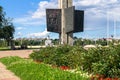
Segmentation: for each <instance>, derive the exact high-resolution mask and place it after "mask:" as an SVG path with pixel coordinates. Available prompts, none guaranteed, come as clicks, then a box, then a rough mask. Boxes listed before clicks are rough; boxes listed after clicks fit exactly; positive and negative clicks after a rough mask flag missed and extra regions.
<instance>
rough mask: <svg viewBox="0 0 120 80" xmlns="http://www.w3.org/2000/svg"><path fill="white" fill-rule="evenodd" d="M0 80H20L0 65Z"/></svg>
mask: <svg viewBox="0 0 120 80" xmlns="http://www.w3.org/2000/svg"><path fill="white" fill-rule="evenodd" d="M0 80H20V79H19V78H18V77H17V76H15V75H14V73H12V72H11V71H9V70H7V69H6V66H5V65H3V64H2V63H0Z"/></svg>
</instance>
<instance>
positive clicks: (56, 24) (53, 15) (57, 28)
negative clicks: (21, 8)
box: [46, 9, 61, 33]
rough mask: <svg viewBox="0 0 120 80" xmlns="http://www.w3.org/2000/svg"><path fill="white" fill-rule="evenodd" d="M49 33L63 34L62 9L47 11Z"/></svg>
mask: <svg viewBox="0 0 120 80" xmlns="http://www.w3.org/2000/svg"><path fill="white" fill-rule="evenodd" d="M46 16H47V17H46V19H47V31H50V32H56V33H61V9H46Z"/></svg>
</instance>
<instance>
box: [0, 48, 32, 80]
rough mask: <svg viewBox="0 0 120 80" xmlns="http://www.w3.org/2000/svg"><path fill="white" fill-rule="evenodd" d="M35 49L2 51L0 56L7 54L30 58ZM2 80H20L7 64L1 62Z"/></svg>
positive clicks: (0, 73) (0, 72)
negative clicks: (8, 68)
mask: <svg viewBox="0 0 120 80" xmlns="http://www.w3.org/2000/svg"><path fill="white" fill-rule="evenodd" d="M32 52H33V50H10V51H0V58H2V57H6V56H19V57H21V58H29V54H31V53H32ZM0 80H20V78H19V77H17V76H15V75H14V73H12V72H11V71H9V70H7V69H6V66H5V65H3V64H2V63H1V62H0Z"/></svg>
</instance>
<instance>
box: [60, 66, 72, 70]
mask: <svg viewBox="0 0 120 80" xmlns="http://www.w3.org/2000/svg"><path fill="white" fill-rule="evenodd" d="M60 69H61V70H69V69H70V68H69V67H68V66H60Z"/></svg>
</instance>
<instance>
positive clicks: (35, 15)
mask: <svg viewBox="0 0 120 80" xmlns="http://www.w3.org/2000/svg"><path fill="white" fill-rule="evenodd" d="M47 8H57V3H56V2H54V1H50V2H48V1H41V2H40V3H39V8H38V9H37V10H36V11H35V12H34V13H33V15H32V18H43V17H45V15H46V14H45V10H46V9H47Z"/></svg>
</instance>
